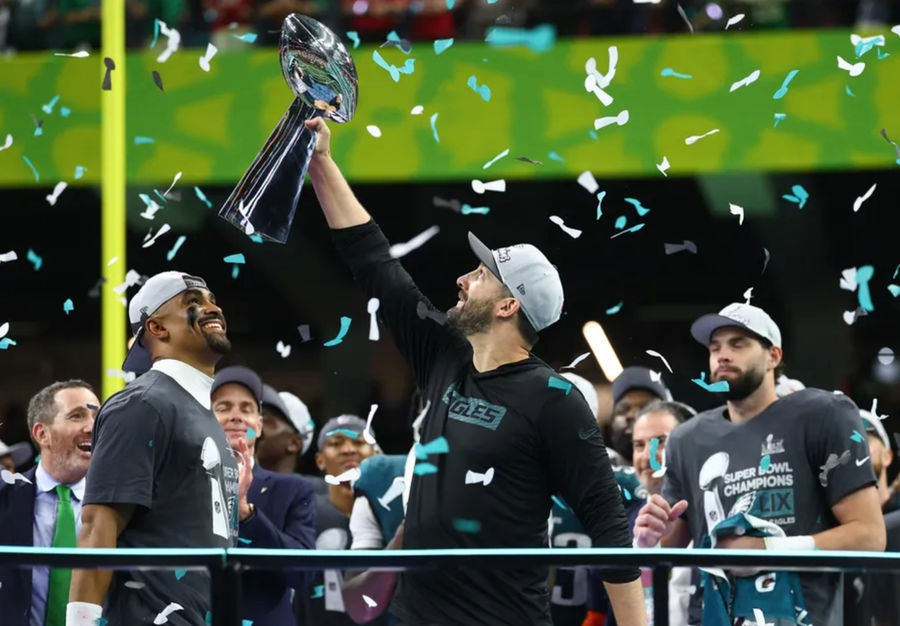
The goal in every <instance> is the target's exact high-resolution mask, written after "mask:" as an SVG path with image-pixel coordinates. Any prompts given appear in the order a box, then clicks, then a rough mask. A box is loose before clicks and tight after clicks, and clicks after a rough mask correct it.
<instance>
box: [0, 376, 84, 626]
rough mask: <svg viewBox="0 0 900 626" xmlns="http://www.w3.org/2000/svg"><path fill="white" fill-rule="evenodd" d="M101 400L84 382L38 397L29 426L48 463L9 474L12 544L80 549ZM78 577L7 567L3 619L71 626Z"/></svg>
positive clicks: (6, 513) (3, 510)
mask: <svg viewBox="0 0 900 626" xmlns="http://www.w3.org/2000/svg"><path fill="white" fill-rule="evenodd" d="M99 405H100V401H99V400H98V399H97V396H96V395H95V394H94V391H93V389H91V386H90V385H88V384H87V383H86V382H84V381H81V380H68V381H65V382H56V383H53V384H52V385H49V386H47V387H45V388H44V389H42V390H41V391H39V392H38V393H37V394H35V396H34V397H33V398H32V399H31V402H29V404H28V426H29V429H30V431H31V436H32V437H33V438H34V441H35V442H36V443H37V444H38V446H39V448H40V452H41V456H40V463H39V464H38V465H37V466H35V467H33V468H31V469H30V470H28V471H27V472H25V474H15V475H13V476H12V477H10V476H9V475H7V479H9V480H12V481H13V482H12V484H10V483H9V482H6V481H0V529H2V531H0V532H2V537H3V540H2V542H3V543H4V544H9V545H16V546H35V547H51V546H54V547H70V548H74V547H75V537H76V532H77V529H78V528H79V527H80V526H81V499H82V497H83V496H84V477H85V474H87V470H88V465H89V464H90V462H91V431H92V430H93V425H94V418H95V417H96V415H97V410H98V409H99ZM62 496H65V498H63V497H62ZM70 577H71V570H61V569H58V570H52V571H51V570H50V569H49V568H46V567H35V568H28V569H26V568H15V567H0V623H2V624H3V625H4V626H44V625H45V624H46V626H64V625H65V620H66V603H67V602H68V598H69V581H70Z"/></svg>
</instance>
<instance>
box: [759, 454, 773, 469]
mask: <svg viewBox="0 0 900 626" xmlns="http://www.w3.org/2000/svg"><path fill="white" fill-rule="evenodd" d="M771 466H772V457H771V456H769V455H768V454H767V455H765V456H763V457H762V458H761V459H760V460H759V471H761V472H765V471H767V470H768V469H769V468H770V467H771Z"/></svg>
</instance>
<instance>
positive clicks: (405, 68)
mask: <svg viewBox="0 0 900 626" xmlns="http://www.w3.org/2000/svg"><path fill="white" fill-rule="evenodd" d="M372 60H373V61H375V65H377V66H378V67H381V68H383V69H385V70H386V71H387V73H388V74H390V75H391V79H392V80H393V81H394V82H395V83H396V82H398V81H399V80H400V74H412V73H413V71H414V70H415V62H416V60H415V59H406V62H405V63H404V64H403V65H402V66H401V67H397V66H396V65H394V64H392V63H388V62H387V61H385V60H384V57H383V56H381V53H380V52H378V50H373V51H372Z"/></svg>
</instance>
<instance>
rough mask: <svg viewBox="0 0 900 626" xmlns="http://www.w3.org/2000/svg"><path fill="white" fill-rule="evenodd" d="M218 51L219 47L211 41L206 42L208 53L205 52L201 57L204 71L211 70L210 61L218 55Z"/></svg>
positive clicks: (200, 60)
mask: <svg viewBox="0 0 900 626" xmlns="http://www.w3.org/2000/svg"><path fill="white" fill-rule="evenodd" d="M218 51H219V49H218V48H216V47H215V46H214V45H212V44H211V43H208V44H206V54H204V55H203V56H202V57H200V59H199V62H200V69H201V70H203V71H204V72H208V71H209V62H210V61H211V60H212V58H213V57H214V56H216V52H218Z"/></svg>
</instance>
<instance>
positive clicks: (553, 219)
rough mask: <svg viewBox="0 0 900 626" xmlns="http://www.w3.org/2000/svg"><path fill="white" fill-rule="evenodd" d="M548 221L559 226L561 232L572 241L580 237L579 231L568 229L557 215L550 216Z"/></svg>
mask: <svg viewBox="0 0 900 626" xmlns="http://www.w3.org/2000/svg"><path fill="white" fill-rule="evenodd" d="M550 221H551V222H553V223H554V224H556V225H557V226H559V227H560V228H561V229H562V231H563V232H564V233H566V234H567V235H568V236H569V237H571V238H572V239H578V238H579V237H581V231H580V230H578V229H577V228H570V227H569V226H566V224H565V222H564V221H563V218H561V217H559V216H558V215H551V216H550Z"/></svg>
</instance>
